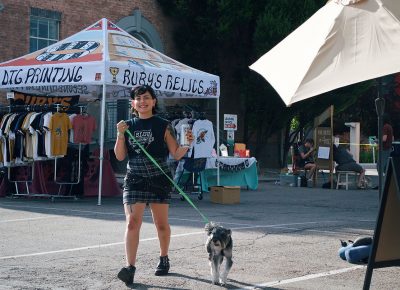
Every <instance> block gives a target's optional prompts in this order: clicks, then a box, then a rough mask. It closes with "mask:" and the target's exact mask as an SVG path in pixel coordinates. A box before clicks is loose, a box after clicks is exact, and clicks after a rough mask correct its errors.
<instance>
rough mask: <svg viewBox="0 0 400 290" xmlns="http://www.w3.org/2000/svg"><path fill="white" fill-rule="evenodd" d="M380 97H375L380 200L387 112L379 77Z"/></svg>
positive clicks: (380, 195)
mask: <svg viewBox="0 0 400 290" xmlns="http://www.w3.org/2000/svg"><path fill="white" fill-rule="evenodd" d="M377 91H378V97H377V98H376V99H375V109H376V114H377V115H378V142H379V143H378V145H379V150H378V182H379V183H378V188H379V189H378V191H379V200H380V199H381V197H382V193H383V162H382V161H383V160H382V153H383V152H382V150H383V148H382V146H383V142H382V133H383V132H382V130H383V113H384V112H385V99H384V98H382V97H381V94H380V91H381V79H380V78H379V79H378V90H377Z"/></svg>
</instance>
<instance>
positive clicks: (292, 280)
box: [242, 265, 365, 289]
mask: <svg viewBox="0 0 400 290" xmlns="http://www.w3.org/2000/svg"><path fill="white" fill-rule="evenodd" d="M363 268H365V266H361V265H359V266H354V267H349V268H343V269H337V270H331V271H327V272H322V273H315V274H309V275H305V276H300V277H295V278H290V279H285V280H277V281H271V282H266V283H262V284H257V285H254V286H251V287H250V286H248V287H244V288H242V289H259V288H263V287H272V286H279V285H284V284H290V283H295V282H300V281H306V280H311V279H317V278H321V277H327V276H332V275H337V274H342V273H346V272H350V271H354V270H358V269H363Z"/></svg>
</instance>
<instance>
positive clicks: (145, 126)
mask: <svg viewBox="0 0 400 290" xmlns="http://www.w3.org/2000/svg"><path fill="white" fill-rule="evenodd" d="M126 123H127V125H128V126H129V129H128V130H129V131H130V132H131V133H132V135H133V137H135V139H136V140H137V141H138V142H139V143H140V144H141V145H142V146H143V147H144V148H145V149H146V151H147V152H149V153H150V155H151V156H153V157H155V158H157V157H166V156H167V155H168V147H167V145H166V143H165V141H164V136H165V130H166V129H167V126H168V123H169V122H168V121H167V120H164V119H162V118H160V117H158V116H152V117H151V118H148V119H140V118H133V119H130V120H128V121H126ZM125 143H126V148H127V149H128V156H129V159H132V158H135V157H136V156H145V154H144V153H143V152H142V150H140V148H139V146H138V145H137V144H136V143H135V142H134V141H133V140H132V139H131V138H130V136H129V135H127V136H126V138H125Z"/></svg>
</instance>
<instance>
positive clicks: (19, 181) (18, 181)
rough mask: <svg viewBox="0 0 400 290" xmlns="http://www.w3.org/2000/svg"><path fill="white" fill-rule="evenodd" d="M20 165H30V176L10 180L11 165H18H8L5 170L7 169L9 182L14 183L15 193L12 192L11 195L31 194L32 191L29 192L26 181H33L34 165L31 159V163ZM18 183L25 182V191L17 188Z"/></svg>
mask: <svg viewBox="0 0 400 290" xmlns="http://www.w3.org/2000/svg"><path fill="white" fill-rule="evenodd" d="M22 166H27V167H28V166H30V167H31V176H30V178H28V179H26V180H12V179H11V168H12V167H18V165H14V166H9V167H7V169H8V170H7V171H8V181H10V182H14V185H15V192H16V193H15V194H13V196H27V195H29V196H32V193H30V192H29V186H28V182H32V181H33V174H34V173H35V167H34V163H33V161H32V162H31V163H29V165H26V164H24V165H22ZM18 183H25V187H26V193H20V192H19V188H18Z"/></svg>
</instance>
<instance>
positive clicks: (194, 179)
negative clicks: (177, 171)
mask: <svg viewBox="0 0 400 290" xmlns="http://www.w3.org/2000/svg"><path fill="white" fill-rule="evenodd" d="M206 164H207V158H186V159H185V160H184V163H183V170H182V173H181V175H180V176H179V178H178V181H177V184H178V185H181V186H183V188H184V189H185V191H186V190H188V188H191V189H192V190H194V187H195V186H198V187H199V188H200V191H198V192H197V193H198V195H197V198H198V199H199V200H202V199H203V180H202V178H201V174H200V173H201V172H202V171H203V170H204V169H205V168H206ZM184 173H190V175H189V177H188V179H187V180H186V181H185V182H184V183H182V184H181V179H182V176H183V174H184ZM198 180H200V183H198ZM184 199H185V198H184V197H183V196H181V200H184Z"/></svg>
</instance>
